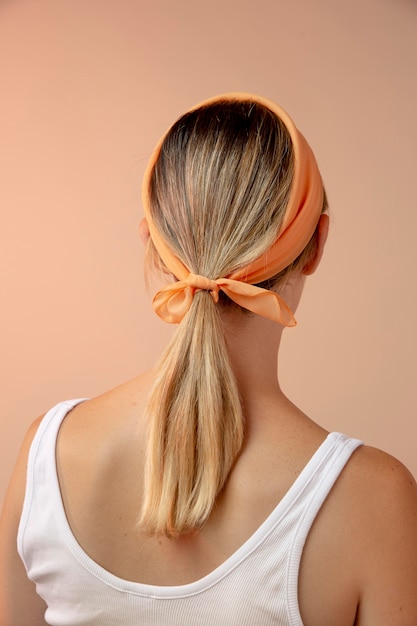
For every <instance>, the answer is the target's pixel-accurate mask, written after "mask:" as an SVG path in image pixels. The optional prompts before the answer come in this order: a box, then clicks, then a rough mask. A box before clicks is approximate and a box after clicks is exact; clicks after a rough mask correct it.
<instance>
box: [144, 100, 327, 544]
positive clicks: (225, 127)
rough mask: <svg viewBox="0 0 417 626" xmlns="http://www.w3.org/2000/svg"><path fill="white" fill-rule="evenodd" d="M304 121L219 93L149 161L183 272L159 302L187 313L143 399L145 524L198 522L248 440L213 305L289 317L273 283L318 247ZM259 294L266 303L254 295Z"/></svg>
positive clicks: (171, 261) (168, 268) (316, 196)
mask: <svg viewBox="0 0 417 626" xmlns="http://www.w3.org/2000/svg"><path fill="white" fill-rule="evenodd" d="M283 115H285V114H283ZM289 125H290V129H291V130H289V128H288V126H289ZM297 133H298V131H297V130H296V129H295V127H294V126H293V125H292V122H291V120H289V118H287V120H286V121H285V123H284V122H283V121H282V119H281V117H280V116H279V115H277V114H276V112H275V111H274V110H271V108H270V107H268V106H267V105H265V104H264V102H263V101H261V99H259V98H251V97H226V98H221V97H220V98H216V99H214V100H212V101H208V102H207V103H205V104H203V105H201V106H199V107H197V108H196V109H193V110H191V111H189V112H188V113H186V114H185V115H183V116H182V117H181V118H180V119H179V120H178V121H177V122H176V123H175V124H174V125H173V126H172V127H171V129H170V130H169V131H168V133H167V134H166V135H165V136H164V138H163V140H162V141H161V142H160V144H159V145H158V147H157V149H156V151H155V153H154V155H153V158H152V159H151V161H150V165H149V166H148V170H147V173H146V174H145V180H144V205H145V214H146V217H147V219H148V223H149V228H150V233H151V240H150V241H149V246H148V248H149V249H148V252H149V254H150V258H153V260H154V261H156V265H159V266H160V267H161V268H162V269H163V270H164V272H165V276H166V273H167V272H168V273H171V274H172V275H173V278H174V279H175V280H177V282H176V283H174V285H173V286H167V287H166V288H164V289H162V290H161V291H160V292H158V294H157V296H156V297H155V298H156V299H157V300H158V305H157V308H155V310H158V312H159V314H160V311H161V310H163V311H164V315H165V317H164V315H161V316H162V317H164V319H167V321H174V322H180V323H179V326H178V329H177V331H176V333H175V335H174V337H173V339H172V341H171V342H170V344H169V346H168V348H167V349H166V351H165V353H164V355H163V356H162V359H161V361H160V363H159V367H158V375H157V379H156V382H155V385H154V388H153V390H152V393H151V396H150V401H149V405H148V410H147V418H148V421H149V439H148V444H147V462H146V475H145V485H144V494H145V495H144V501H143V504H142V512H141V516H140V520H139V523H140V525H141V527H142V528H143V529H145V530H146V531H148V532H150V533H153V534H166V535H170V536H176V535H179V534H181V533H184V532H188V531H190V530H192V529H194V528H196V527H198V526H201V525H202V524H204V522H205V521H206V519H207V518H208V516H209V515H210V512H211V510H212V507H213V505H214V502H215V500H216V497H217V495H218V494H219V492H220V491H221V489H222V488H223V486H224V484H225V481H226V480H227V477H228V475H229V472H230V470H231V468H232V466H233V463H234V462H235V460H236V457H237V455H238V454H239V451H240V449H241V446H242V442H243V438H244V416H243V414H242V407H241V403H240V398H239V390H238V388H237V385H236V381H235V377H234V374H233V371H232V368H231V365H230V361H229V357H228V352H227V348H226V343H225V340H224V336H223V326H222V320H221V313H222V306H219V304H221V303H223V306H224V304H225V303H229V304H230V300H228V298H227V296H229V297H230V298H231V300H233V301H234V302H235V303H238V304H242V302H243V304H242V306H244V307H246V308H249V309H250V310H251V311H255V312H259V311H260V314H261V315H264V316H265V317H269V318H270V319H275V320H276V321H280V322H281V323H285V324H287V325H292V323H293V318H292V317H291V315H292V314H291V312H289V315H288V314H287V313H286V311H285V307H286V305H285V303H283V301H282V300H281V299H280V297H279V296H278V294H277V293H276V292H275V291H274V292H272V291H267V290H266V289H264V287H267V289H270V284H273V285H274V287H275V288H276V289H278V288H279V283H280V282H283V281H285V280H286V279H287V277H288V275H290V274H292V272H294V271H297V269H299V267H300V265H302V264H303V263H305V262H306V261H307V259H308V256H309V255H310V254H311V252H312V250H313V249H314V236H313V237H312V234H313V232H314V229H315V226H316V224H317V222H318V219H319V214H320V211H321V209H322V205H323V192H322V185H321V179H320V175H319V173H318V170H317V165H316V163H315V160H314V156H313V155H312V153H311V150H310V148H309V147H308V145H307V144H306V142H305V140H304V138H303V137H302V136H301V135H300V136H299V135H298V134H297ZM297 150H298V152H297ZM303 150H304V153H303V152H302V151H303ZM303 168H304V169H303ZM293 183H294V184H293ZM298 205H300V206H298ZM281 236H282V239H283V245H282V246H281V244H280V243H279V238H280V237H281ZM280 247H283V248H284V253H283V254H282V253H281V250H280ZM271 260H272V262H270V261H271ZM275 270H277V271H275ZM259 277H260V280H257V278H259ZM265 279H267V280H266V283H267V284H266V283H265V282H261V281H265ZM247 283H252V285H248V284H247ZM254 283H258V284H259V283H260V287H261V288H258V287H254V286H253V284H254ZM247 289H249V291H250V294H249V297H248V298H247V299H246V300H245V293H244V292H245V290H247ZM219 290H220V291H219ZM222 291H223V292H224V293H226V294H227V296H225V295H224V294H223V295H222ZM242 293H243V296H242ZM265 294H266V295H267V299H268V298H269V299H268V303H266V304H265V302H264V300H265ZM219 295H222V297H221V299H220V300H221V301H220V303H219V302H218V300H219ZM242 298H243V300H242ZM161 299H162V306H160V304H161V302H160V301H161ZM271 299H272V304H271ZM255 300H256V301H257V300H259V301H260V302H261V304H260V305H259V307H258V305H256V306H255V308H253V302H254V301H255ZM167 301H168V304H169V306H168V309H167V308H166V302H167ZM184 302H185V305H184ZM247 302H249V304H247ZM178 303H179V304H178ZM170 306H171V308H170ZM154 307H155V299H154ZM164 307H165V308H164ZM178 309H180V313H178ZM167 311H168V312H167ZM282 320H284V321H282Z"/></svg>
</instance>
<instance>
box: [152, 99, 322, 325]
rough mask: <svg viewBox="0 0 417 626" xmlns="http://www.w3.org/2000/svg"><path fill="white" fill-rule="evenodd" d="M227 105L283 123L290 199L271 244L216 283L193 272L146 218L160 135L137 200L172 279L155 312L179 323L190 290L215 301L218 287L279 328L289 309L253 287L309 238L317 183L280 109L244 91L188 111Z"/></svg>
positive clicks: (318, 198) (288, 321) (308, 153)
mask: <svg viewBox="0 0 417 626" xmlns="http://www.w3.org/2000/svg"><path fill="white" fill-rule="evenodd" d="M225 100H231V101H236V100H237V101H250V102H255V103H259V104H261V105H263V106H265V107H266V108H268V109H270V110H271V111H272V112H273V113H275V114H276V115H277V117H279V118H280V119H281V120H282V122H284V124H285V126H286V128H287V130H288V132H289V134H290V137H291V140H292V144H293V150H294V175H293V180H292V185H291V191H290V197H289V200H288V205H287V209H286V212H285V216H284V219H283V222H282V224H281V227H280V229H279V232H278V235H277V238H276V240H275V242H274V243H273V244H272V246H270V247H269V248H268V249H267V250H266V251H265V252H264V253H263V254H262V255H261V256H260V257H258V258H257V259H255V260H254V261H253V262H252V263H249V264H248V265H246V266H245V267H242V268H240V269H239V270H237V271H235V272H233V273H232V274H230V275H229V276H226V277H224V278H218V279H216V280H211V279H208V278H206V277H204V276H199V275H196V274H193V273H191V272H190V271H189V269H187V267H186V266H185V265H184V264H183V262H182V261H181V260H180V259H179V258H178V257H177V256H175V254H174V253H173V252H172V251H171V250H170V248H169V246H168V245H167V243H166V242H165V240H164V239H163V237H162V236H161V234H160V233H159V232H158V230H157V228H156V226H155V224H154V222H153V220H152V216H151V211H150V197H149V184H150V179H151V176H152V172H153V168H154V165H155V163H156V161H157V159H158V156H159V153H160V149H161V146H162V143H163V141H164V138H165V135H164V136H163V137H162V139H161V140H160V141H159V143H158V144H157V146H156V148H155V150H154V152H153V154H152V156H151V158H150V161H149V163H148V166H147V169H146V171H145V175H144V179H143V186H142V199H143V207H144V212H145V217H146V220H147V222H148V227H149V232H150V236H151V239H152V241H153V243H154V245H155V248H156V249H157V251H158V253H159V255H160V257H161V259H162V261H163V262H164V264H165V265H166V267H167V268H168V270H169V271H170V272H171V273H172V274H173V275H174V276H175V277H176V278H177V279H178V281H177V282H175V283H172V284H169V285H167V286H166V287H163V288H162V289H161V290H160V291H158V293H157V294H156V295H155V297H154V299H153V307H154V310H155V312H156V313H157V314H158V315H159V317H161V318H162V319H163V320H165V321H166V322H169V323H173V324H177V323H179V322H180V321H181V320H182V319H183V317H184V315H185V314H186V313H187V311H188V309H189V308H190V306H191V302H192V299H193V296H194V293H195V292H196V291H199V290H201V289H203V290H207V291H210V292H211V295H212V297H213V299H214V301H215V302H217V301H218V292H219V290H220V289H221V290H222V291H224V293H225V294H226V295H227V296H228V297H229V298H230V299H231V300H233V301H234V302H236V303H237V304H239V305H240V306H242V307H243V308H245V309H248V310H249V311H252V312H253V313H257V314H258V315H261V316H263V317H266V318H268V319H271V320H273V321H275V322H279V323H281V324H283V325H284V326H294V325H295V324H296V321H295V318H294V315H293V314H292V311H291V309H290V308H289V307H288V305H287V304H286V303H285V302H284V300H283V299H282V298H281V296H280V295H279V294H277V293H276V292H275V291H268V290H267V289H262V288H260V287H256V286H255V283H259V282H262V281H264V280H267V279H268V278H271V277H272V276H275V275H276V274H278V273H279V272H280V271H281V270H283V269H285V268H286V267H287V266H288V265H289V264H290V263H292V261H294V260H295V259H296V258H297V257H298V255H299V254H301V252H302V251H303V250H304V248H305V246H306V245H307V243H308V242H309V240H310V239H311V237H312V235H313V233H314V231H315V228H316V226H317V224H318V221H319V218H320V215H321V212H322V207H323V195H324V192H323V184H322V180H321V176H320V172H319V169H318V166H317V163H316V160H315V158H314V154H313V152H312V150H311V148H310V146H309V145H308V143H307V141H306V140H305V139H304V137H303V135H302V134H301V133H300V132H299V131H298V130H297V128H296V127H295V125H294V123H293V121H292V120H291V118H290V117H289V116H288V115H287V113H286V112H285V111H284V110H283V109H281V107H280V106H278V105H277V104H275V103H274V102H271V101H269V100H267V99H265V98H262V97H260V96H256V95H253V94H248V93H227V94H223V95H220V96H215V97H214V98H210V99H208V100H205V101H204V102H201V103H200V104H198V105H197V106H195V107H193V108H192V109H190V110H191V111H193V110H195V109H198V108H200V107H201V106H205V105H208V104H212V103H216V102H221V101H225Z"/></svg>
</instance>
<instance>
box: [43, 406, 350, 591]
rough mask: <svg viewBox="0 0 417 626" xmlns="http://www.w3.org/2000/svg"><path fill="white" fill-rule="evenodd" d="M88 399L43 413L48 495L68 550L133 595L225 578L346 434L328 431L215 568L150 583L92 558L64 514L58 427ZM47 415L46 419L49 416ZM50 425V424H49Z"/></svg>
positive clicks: (209, 583)
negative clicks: (180, 581)
mask: <svg viewBox="0 0 417 626" xmlns="http://www.w3.org/2000/svg"><path fill="white" fill-rule="evenodd" d="M85 400H87V398H82V399H77V400H71V401H65V402H61V403H60V404H58V405H57V406H56V407H54V408H53V409H51V411H50V412H49V415H48V414H47V416H45V418H44V420H43V422H42V423H41V426H42V427H43V428H42V429H41V430H42V431H43V432H42V433H40V437H41V438H42V437H43V436H45V435H46V436H49V437H51V438H52V440H53V445H50V446H48V453H49V455H48V456H49V458H48V466H49V476H50V482H51V493H50V496H51V498H52V500H53V509H54V514H55V518H56V522H57V524H58V527H59V529H60V531H61V533H62V536H63V539H64V541H65V544H66V546H67V547H68V549H69V550H70V551H71V553H72V554H73V556H74V557H75V558H76V559H77V561H78V562H79V563H80V564H81V565H82V566H83V567H84V568H85V569H86V570H87V571H89V572H90V574H92V575H93V576H95V577H96V578H98V579H100V580H101V581H102V582H103V583H104V584H106V585H108V586H109V587H112V588H114V589H117V590H119V591H122V592H127V593H130V594H133V595H140V596H146V597H155V598H156V597H157V598H167V599H169V598H175V597H187V596H192V595H195V594H198V593H201V592H202V591H204V590H206V589H208V588H210V587H211V586H213V585H215V584H217V583H218V582H220V581H221V580H222V579H224V578H225V577H226V576H227V575H228V574H229V573H230V572H232V571H233V570H234V569H235V568H237V567H238V565H239V563H241V562H242V561H243V560H245V559H246V558H247V557H249V555H250V554H251V553H252V552H253V551H254V550H256V548H257V547H258V546H259V545H260V544H261V543H262V542H263V541H264V540H265V539H266V538H267V537H268V535H269V534H270V533H271V532H272V531H273V529H274V528H275V527H276V526H277V524H279V522H280V520H281V519H282V518H283V517H284V515H285V513H286V512H287V511H288V510H289V509H290V508H291V506H292V505H293V504H294V502H295V501H296V500H297V498H298V497H299V496H300V495H301V494H302V492H303V490H304V489H305V488H306V487H307V486H308V484H309V482H310V481H311V480H312V479H313V477H314V475H315V474H316V472H317V471H318V469H319V468H320V466H321V465H322V464H323V463H325V461H326V459H327V458H328V457H329V455H330V454H331V453H332V451H333V449H334V447H335V446H336V445H337V444H338V442H340V441H341V440H343V439H346V436H345V435H343V434H341V433H339V432H330V433H328V435H327V436H326V438H325V439H324V440H323V442H322V443H321V444H320V446H319V447H318V448H317V450H316V451H315V452H314V454H313V455H312V457H311V458H310V459H309V461H308V462H307V463H306V465H305V466H304V468H303V469H302V470H301V472H300V474H299V475H298V476H297V478H296V479H295V481H294V482H293V483H292V485H291V486H290V488H289V489H288V491H287V492H286V493H285V495H284V496H283V497H282V498H281V500H280V501H279V502H278V504H277V505H276V506H275V508H274V509H273V510H272V511H271V513H270V514H269V515H268V516H267V518H266V519H265V520H264V521H263V522H262V523H261V524H260V525H259V526H258V528H257V529H256V530H255V531H254V532H253V533H252V535H251V536H250V537H249V538H248V539H247V540H246V541H245V542H244V543H243V544H242V545H241V546H239V548H238V549H237V550H236V551H235V552H233V553H232V554H231V555H230V556H229V557H228V558H227V559H226V560H225V561H223V562H222V563H221V564H220V565H219V566H218V567H216V568H215V569H214V570H212V571H211V572H209V573H208V574H206V575H205V576H203V577H202V578H199V579H198V580H196V581H193V582H191V583H187V584H184V585H166V586H165V585H164V586H160V585H151V584H147V583H141V582H136V581H135V582H133V581H129V580H126V579H124V578H120V577H118V576H116V575H115V574H112V573H111V572H110V571H108V570H106V569H105V568H104V567H102V566H101V565H99V564H98V563H97V562H96V561H94V560H93V559H92V558H91V557H90V556H89V555H88V554H87V553H86V552H85V551H84V549H83V548H82V547H81V545H80V544H79V543H78V541H77V538H76V537H75V535H74V533H73V532H72V529H71V527H70V524H69V521H68V519H67V516H66V512H65V508H64V503H63V500H62V496H61V491H60V485H59V478H58V470H57V464H56V441H57V436H58V432H59V428H60V426H61V424H62V422H63V420H64V419H65V416H66V415H67V413H68V412H69V411H70V410H71V409H72V408H74V407H75V406H76V405H77V404H79V403H81V402H83V401H85ZM48 418H49V419H48ZM49 425H50V428H48V426H49Z"/></svg>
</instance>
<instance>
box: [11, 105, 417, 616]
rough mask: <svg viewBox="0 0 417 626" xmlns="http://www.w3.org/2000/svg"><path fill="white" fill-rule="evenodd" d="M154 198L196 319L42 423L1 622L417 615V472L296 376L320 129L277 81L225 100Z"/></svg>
mask: <svg viewBox="0 0 417 626" xmlns="http://www.w3.org/2000/svg"><path fill="white" fill-rule="evenodd" d="M143 201H144V210H145V218H146V219H145V220H144V221H143V222H142V225H141V232H142V237H143V239H144V240H146V241H147V253H148V266H149V267H153V268H155V266H156V267H157V268H158V269H159V270H160V271H161V272H162V275H163V277H164V282H165V285H164V286H163V287H162V289H160V291H158V293H157V294H156V296H155V298H154V301H153V306H154V308H155V311H156V312H157V314H158V315H160V316H161V317H162V318H163V319H165V320H166V321H167V322H171V323H176V324H178V329H177V332H176V334H175V335H174V338H173V340H172V341H171V343H170V345H169V346H168V348H167V350H166V352H165V354H164V355H163V357H162V359H161V361H160V363H159V365H158V366H157V367H156V368H155V369H154V370H152V371H150V372H148V373H146V374H144V375H142V376H140V377H139V378H137V379H135V380H133V381H130V382H128V383H126V384H124V385H122V386H121V387H119V388H117V389H114V390H112V391H110V392H108V393H106V394H104V395H103V396H100V397H98V398H95V399H92V400H87V401H81V400H76V401H72V402H66V403H62V404H60V405H58V406H57V407H55V408H54V409H52V410H51V411H49V412H48V413H47V414H46V416H45V417H44V418H42V419H39V420H37V421H36V422H35V423H34V424H33V426H32V427H31V428H30V430H29V432H28V434H27V437H26V440H25V442H24V444H23V448H22V451H21V454H20V456H19V459H18V462H17V466H16V470H15V472H14V475H13V478H12V482H11V486H10V489H9V492H8V496H7V499H6V503H5V507H4V511H3V516H2V527H1V554H0V561H1V566H0V567H1V570H0V573H1V603H0V609H1V616H2V620H3V621H2V622H1V623H2V624H5V625H7V626H22V625H23V624H25V625H26V624H30V625H38V624H45V623H47V624H54V625H55V626H59V625H64V624H66V625H67V624H71V625H75V624H77V625H78V624H80V625H81V624H82V625H87V624H94V625H100V626H101V625H104V624H111V625H112V626H115V625H119V624H158V625H159V624H169V625H177V624H181V625H183V624H190V625H193V626H199V625H201V624H207V625H212V624H227V625H239V626H242V625H245V624H247V625H249V624H250V625H269V624H280V625H294V626H302V625H303V624H304V626H336V625H337V626H353V625H356V626H393V625H394V624H395V626H412V625H415V624H416V623H417V521H416V520H417V489H416V484H415V482H414V480H413V479H412V477H411V476H410V474H409V473H408V471H407V470H406V469H405V468H404V467H403V466H402V465H401V464H400V463H399V462H398V461H397V460H395V459H393V458H392V457H390V456H388V455H387V454H385V453H383V452H381V451H378V450H375V449H372V448H369V447H366V446H364V445H362V444H361V442H359V441H357V440H354V439H350V438H348V437H345V436H343V435H341V434H338V433H330V434H329V433H328V432H326V431H325V430H324V429H323V428H322V427H320V426H319V425H318V424H316V423H314V422H313V421H312V420H311V419H310V418H309V417H308V416H307V415H305V414H303V413H302V412H301V411H300V410H299V409H298V408H297V407H295V406H294V405H293V404H292V403H291V402H290V401H289V400H288V399H287V398H286V397H285V396H284V394H283V393H282V391H281V389H280V386H279V382H278V380H277V372H276V370H277V355H278V348H279V344H280V339H281V334H282V331H283V328H284V327H285V326H292V325H294V324H295V319H294V312H295V310H296V308H297V304H298V302H299V299H300V297H301V294H302V290H303V285H304V282H305V279H306V277H307V276H308V275H309V274H311V273H313V272H314V271H315V269H316V268H317V266H318V264H319V262H320V259H321V256H322V252H323V247H324V244H325V241H326V237H327V230H328V216H327V215H326V213H325V210H326V200H325V194H324V190H323V186H322V182H321V178H320V174H319V171H318V168H317V165H316V162H315V159H314V156H313V154H312V152H311V150H310V148H309V146H308V144H307V143H306V141H305V139H304V138H303V136H302V135H301V134H300V133H299V132H298V130H297V129H296V127H295V126H294V124H293V123H292V121H291V119H290V118H289V117H288V116H287V115H286V113H285V112H284V111H282V109H280V107H278V106H277V105H275V104H273V103H271V102H269V101H267V100H265V99H262V98H259V97H257V96H252V95H249V94H226V95H224V96H219V97H217V98H213V99H211V100H208V101H206V102H205V103H203V104H201V105H199V106H197V107H196V108H194V109H192V110H191V111H189V112H188V113H186V114H185V115H184V116H182V117H181V118H180V119H179V120H178V121H177V122H176V123H175V124H174V125H173V126H172V128H171V129H170V130H169V131H168V133H167V134H166V135H165V137H164V138H163V140H162V141H161V142H160V144H159V145H158V146H157V148H156V150H155V153H154V155H153V157H152V159H151V162H150V164H149V167H148V169H147V172H146V174H145V180H144V186H143ZM318 392H319V393H324V392H325V385H324V384H323V389H322V390H319V391H318ZM16 543H17V549H16ZM35 585H36V589H37V592H38V593H36V592H35Z"/></svg>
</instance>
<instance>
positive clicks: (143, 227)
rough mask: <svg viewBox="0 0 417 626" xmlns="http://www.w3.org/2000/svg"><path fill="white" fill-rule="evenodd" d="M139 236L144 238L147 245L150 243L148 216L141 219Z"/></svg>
mask: <svg viewBox="0 0 417 626" xmlns="http://www.w3.org/2000/svg"><path fill="white" fill-rule="evenodd" d="M139 236H140V238H141V239H142V243H144V244H145V245H146V244H147V243H148V239H149V237H150V234H149V226H148V222H147V221H146V217H143V218H142V219H141V220H140V223H139Z"/></svg>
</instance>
